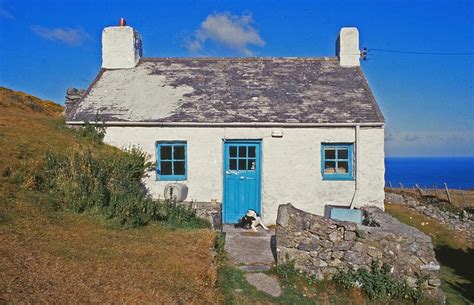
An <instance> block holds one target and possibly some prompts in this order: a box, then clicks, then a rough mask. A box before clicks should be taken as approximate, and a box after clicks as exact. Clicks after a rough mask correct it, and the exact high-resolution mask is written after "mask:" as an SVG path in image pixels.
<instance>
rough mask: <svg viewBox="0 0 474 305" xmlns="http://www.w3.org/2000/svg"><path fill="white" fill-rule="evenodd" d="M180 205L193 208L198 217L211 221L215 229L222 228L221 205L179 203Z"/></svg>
mask: <svg viewBox="0 0 474 305" xmlns="http://www.w3.org/2000/svg"><path fill="white" fill-rule="evenodd" d="M178 204H180V205H184V206H186V207H191V208H192V209H193V210H194V211H196V216H197V217H199V218H202V219H205V220H207V221H209V223H210V224H211V226H212V228H213V229H220V228H221V227H222V219H221V215H222V213H221V204H220V203H210V202H194V201H193V202H179V203H178Z"/></svg>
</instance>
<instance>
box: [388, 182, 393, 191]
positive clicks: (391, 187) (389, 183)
mask: <svg viewBox="0 0 474 305" xmlns="http://www.w3.org/2000/svg"><path fill="white" fill-rule="evenodd" d="M388 185H390V190H391V191H393V186H392V182H390V181H389V182H388Z"/></svg>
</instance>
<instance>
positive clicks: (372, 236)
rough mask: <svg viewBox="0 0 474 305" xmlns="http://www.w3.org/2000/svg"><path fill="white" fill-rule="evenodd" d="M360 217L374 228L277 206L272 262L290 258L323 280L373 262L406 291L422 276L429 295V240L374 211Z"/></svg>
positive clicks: (432, 270)
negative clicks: (404, 285) (387, 270)
mask: <svg viewBox="0 0 474 305" xmlns="http://www.w3.org/2000/svg"><path fill="white" fill-rule="evenodd" d="M364 213H365V214H366V217H367V218H366V219H367V221H368V223H370V224H372V225H376V226H365V225H357V224H355V223H352V222H340V221H333V220H331V219H327V218H324V217H321V216H319V215H314V214H310V213H307V212H304V211H301V210H298V209H296V208H295V207H293V206H292V205H291V204H289V203H288V204H286V205H281V206H280V207H279V210H278V219H277V228H276V246H277V263H278V264H281V263H284V262H287V261H288V260H294V262H295V266H296V268H298V269H301V270H303V271H304V272H306V273H308V274H313V275H316V276H317V278H319V279H323V278H331V277H332V276H333V275H334V274H336V273H337V272H339V271H342V270H348V269H353V270H357V269H359V268H363V267H365V268H369V267H370V266H371V263H372V261H375V260H377V261H378V262H380V263H387V264H389V265H390V266H392V267H393V274H394V275H395V276H396V277H398V278H401V279H403V280H406V282H407V283H408V284H409V285H410V286H411V287H415V286H416V282H417V279H418V277H419V275H424V276H426V277H427V279H428V280H427V284H428V285H427V286H428V288H429V289H428V291H432V292H437V290H438V289H437V288H438V287H439V285H440V284H441V282H440V279H439V268H440V266H439V264H438V262H437V261H436V259H435V254H434V251H433V246H432V244H431V238H430V237H429V236H427V235H425V234H423V233H421V232H420V231H418V230H417V229H415V228H412V227H410V226H407V225H405V224H402V223H400V222H399V221H398V220H396V219H395V218H393V217H391V216H390V215H388V214H386V213H384V212H383V211H382V210H380V209H378V208H375V207H371V208H364Z"/></svg>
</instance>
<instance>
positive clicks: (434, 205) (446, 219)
mask: <svg viewBox="0 0 474 305" xmlns="http://www.w3.org/2000/svg"><path fill="white" fill-rule="evenodd" d="M385 200H386V201H388V202H391V203H398V204H404V205H406V206H408V207H409V208H411V209H414V210H416V211H417V212H419V213H421V214H423V215H425V216H427V217H429V218H432V219H435V220H437V221H439V222H440V223H442V224H444V225H446V226H447V227H448V228H450V229H453V230H457V231H459V232H460V233H461V234H463V235H465V236H466V237H467V239H468V240H469V241H470V242H474V215H473V214H471V213H470V212H468V211H467V210H462V212H459V213H455V212H453V211H445V210H442V209H440V208H438V206H443V205H445V204H449V203H446V202H442V201H440V200H437V199H436V198H415V197H413V196H410V195H402V194H398V193H394V192H390V191H388V192H385Z"/></svg>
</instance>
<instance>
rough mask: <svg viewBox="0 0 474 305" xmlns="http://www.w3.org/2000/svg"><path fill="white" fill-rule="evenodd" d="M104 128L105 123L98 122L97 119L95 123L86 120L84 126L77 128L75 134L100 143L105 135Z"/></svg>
mask: <svg viewBox="0 0 474 305" xmlns="http://www.w3.org/2000/svg"><path fill="white" fill-rule="evenodd" d="M105 130H106V128H105V125H104V124H103V123H102V124H99V123H98V119H97V120H96V123H95V124H91V123H89V122H87V121H86V122H85V123H84V126H83V127H81V128H80V129H78V131H77V134H78V135H79V136H80V137H83V138H88V139H90V140H92V141H93V142H95V143H102V140H103V139H104V137H105Z"/></svg>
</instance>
